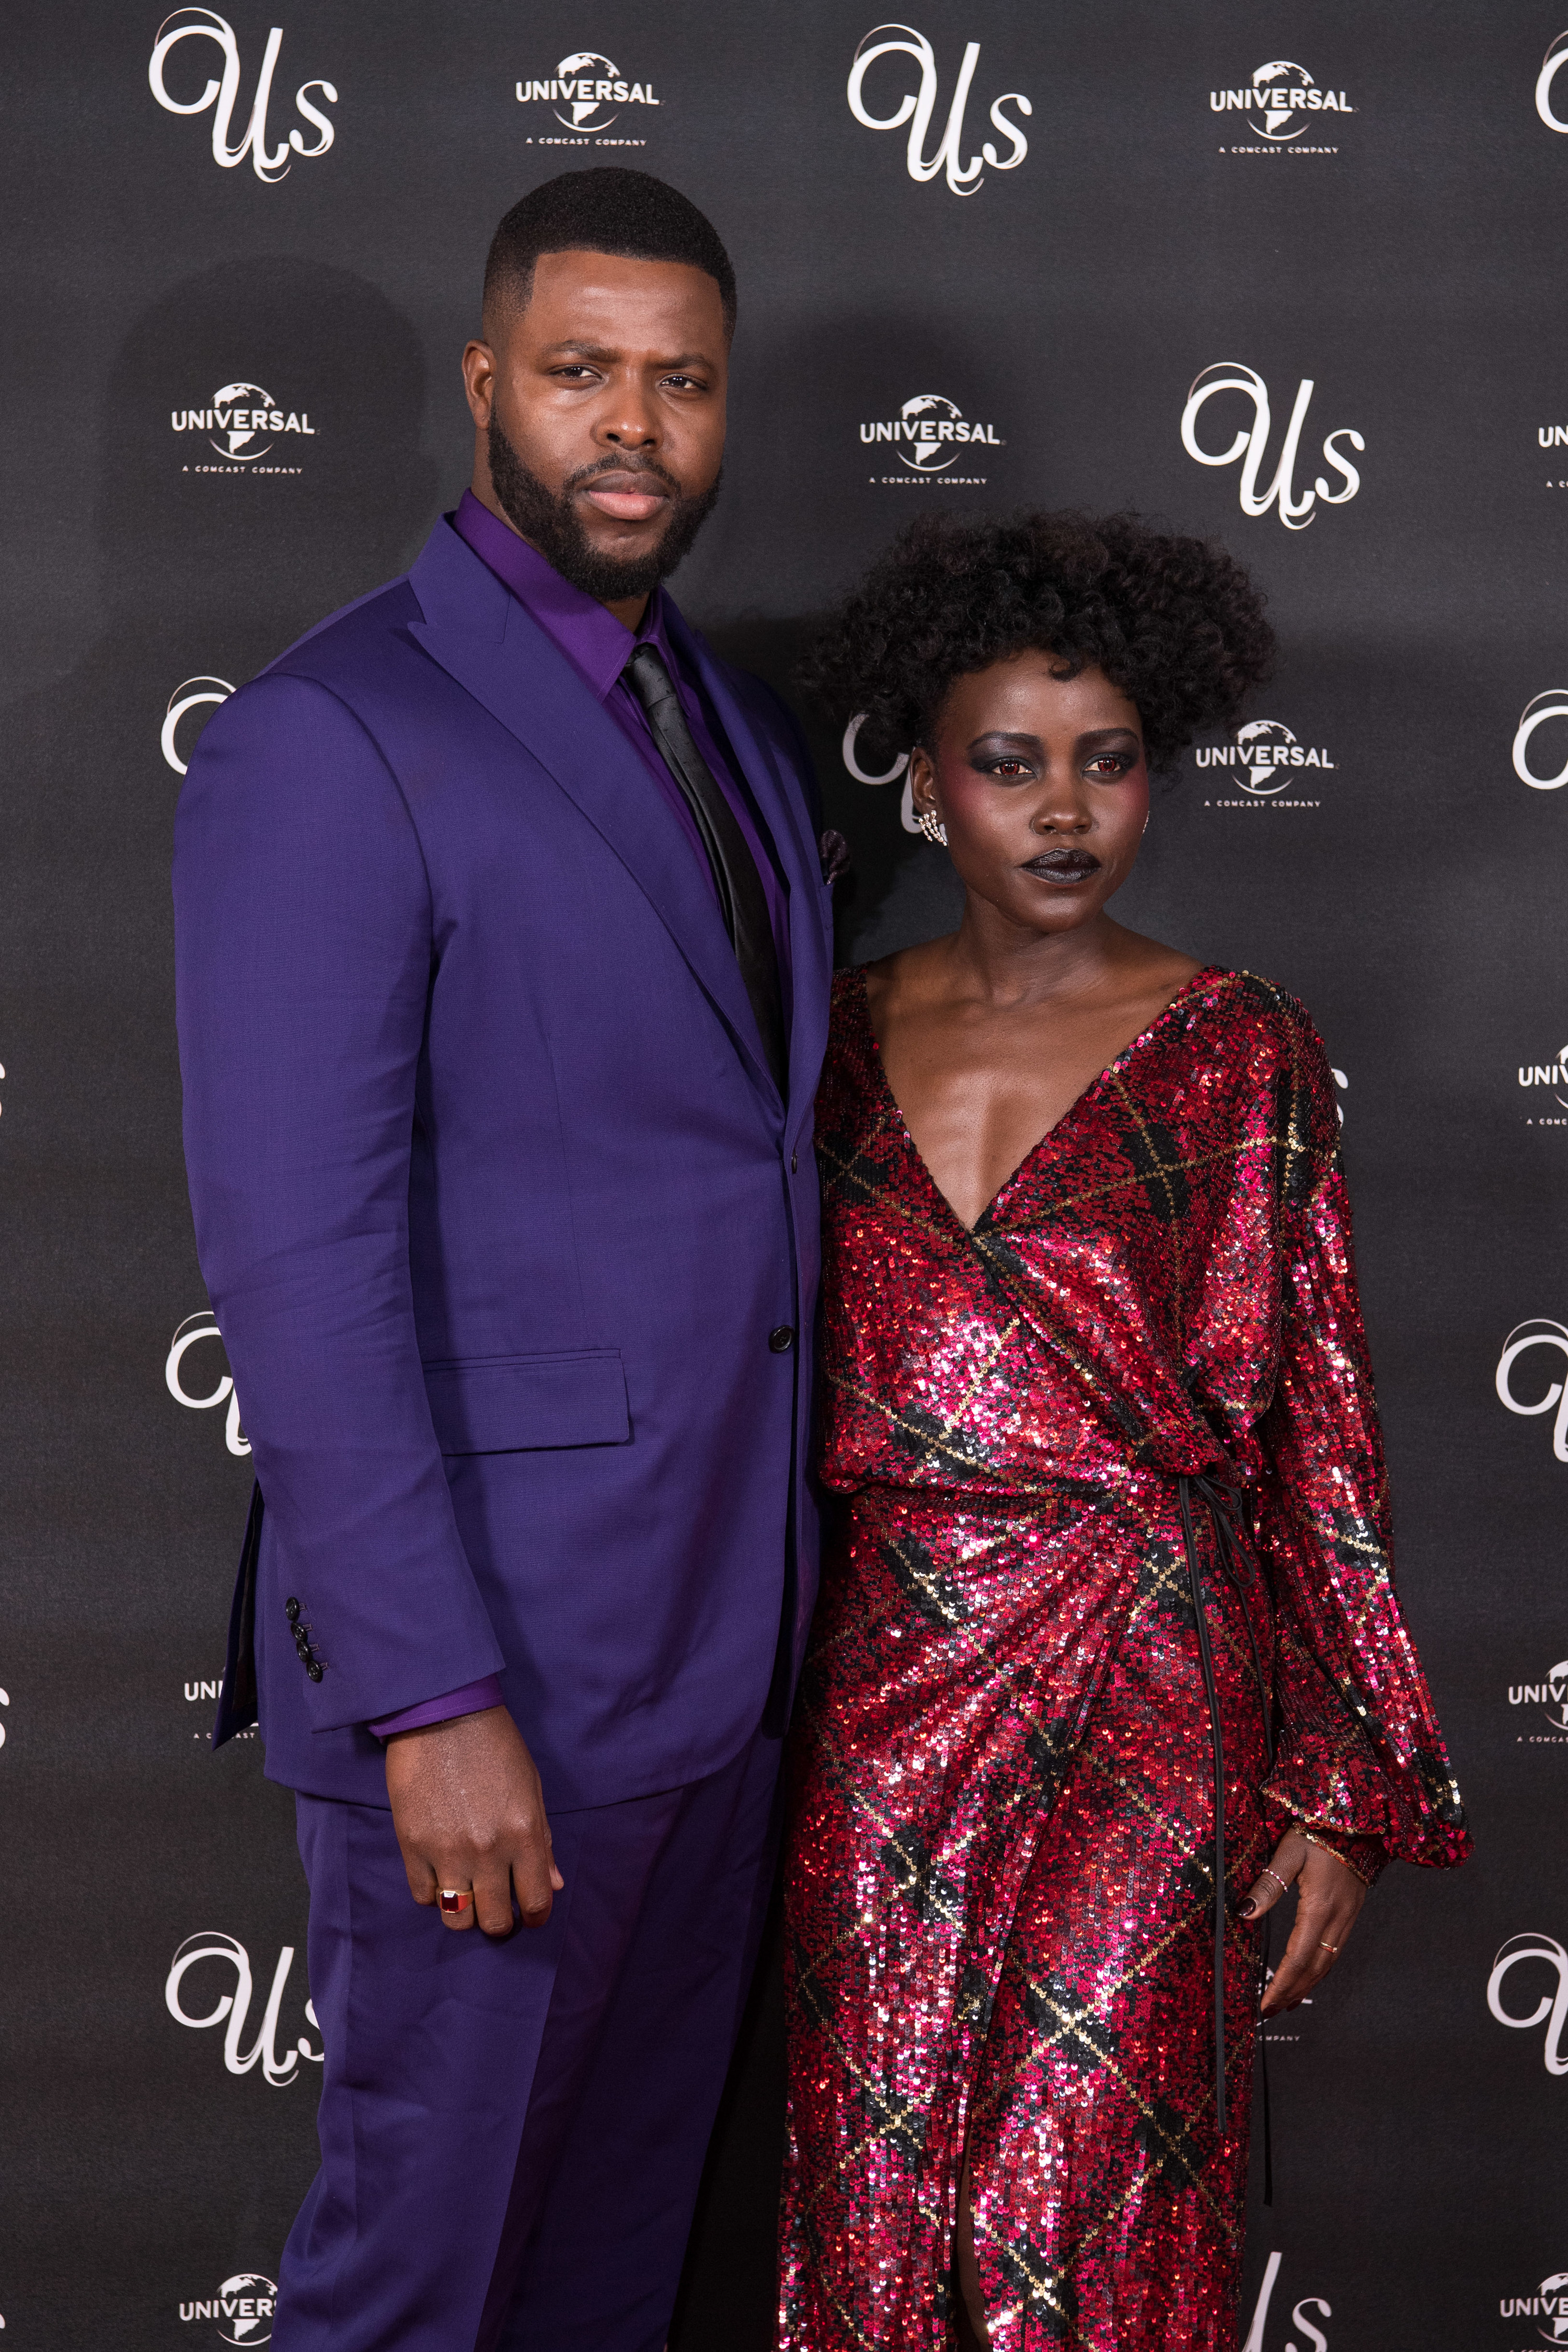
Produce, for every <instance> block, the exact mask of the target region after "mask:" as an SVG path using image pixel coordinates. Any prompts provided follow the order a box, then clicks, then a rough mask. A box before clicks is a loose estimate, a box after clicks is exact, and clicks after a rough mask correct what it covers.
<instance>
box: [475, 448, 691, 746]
mask: <svg viewBox="0 0 1568 2352" xmlns="http://www.w3.org/2000/svg"><path fill="white" fill-rule="evenodd" d="M448 520H450V522H451V525H452V528H453V530H455V531H456V532H457V534H458V538H459V539H461V540H462V541H465V542H466V544H467V545H468V546H469V547H471V548H472V549H473V551H474V553H475V554H476V555H477V556H478V557H479V561H480V562H481V563H483V564H485V565H487V566H488V567H489V570H490V571H491V572H494V573H495V575H496V578H497V579H498V580H500V582H501V583H503V584H504V585H505V586H506V587H508V588H510V591H511V593H512V594H513V595H514V596H515V597H516V598H517V601H518V603H519V604H521V606H522V608H523V610H524V612H525V613H527V614H528V615H529V618H530V619H531V620H533V621H537V623H538V624H539V626H540V627H541V628H542V630H543V631H544V634H545V635H546V636H547V637H549V638H550V639H551V641H552V644H554V645H556V646H559V647H560V649H561V651H562V652H563V654H564V655H565V656H566V657H567V659H568V660H569V661H571V662H572V663H573V664H574V667H576V668H577V669H578V670H580V671H581V672H582V675H583V676H584V677H585V678H586V680H587V682H588V684H589V685H590V686H591V687H592V688H593V689H594V692H595V694H596V695H597V696H598V698H599V700H600V701H601V702H603V701H604V699H605V696H606V695H607V694H608V693H609V691H610V689H611V688H612V687H613V686H614V685H615V684H616V680H617V679H618V678H619V677H620V675H621V673H622V671H623V670H624V669H625V668H626V663H627V661H628V660H629V659H630V657H631V650H632V647H633V646H634V645H647V644H652V645H654V646H658V651H659V653H660V655H661V656H662V657H663V660H664V663H665V667H667V668H668V671H669V673H670V675H671V677H674V676H675V675H676V662H675V655H674V650H673V648H672V646H671V645H670V642H669V637H668V631H667V628H666V615H665V602H666V599H665V593H664V590H663V589H662V588H656V589H655V590H654V592H653V594H652V595H651V596H650V597H649V598H648V603H647V612H646V613H645V614H643V623H642V626H641V628H640V629H639V630H638V631H637V635H636V636H635V637H634V636H633V635H632V633H631V631H630V630H629V629H628V628H626V627H625V626H624V625H623V624H622V623H621V622H619V621H617V620H616V616H615V614H613V613H611V612H607V611H606V610H605V606H604V605H603V604H599V603H598V601H597V600H596V599H595V597H593V596H588V595H584V592H583V590H582V589H581V588H574V587H573V585H572V583H571V582H570V581H569V580H563V578H562V577H561V574H560V572H557V571H556V569H555V567H554V565H553V564H552V563H550V562H547V561H546V560H545V558H544V557H543V556H542V555H541V553H540V552H539V550H538V549H537V548H536V547H534V546H531V544H530V542H529V541H527V540H526V539H520V538H519V536H518V534H517V532H516V531H515V530H512V529H511V526H510V524H509V523H504V522H502V521H501V520H500V516H499V515H493V514H492V513H491V512H490V510H489V507H487V506H484V505H482V504H481V503H480V501H479V499H477V498H475V496H474V494H473V492H472V490H465V491H464V492H463V496H462V499H461V501H460V503H459V505H458V510H457V512H456V514H454V515H452V516H450V517H449V518H448Z"/></svg>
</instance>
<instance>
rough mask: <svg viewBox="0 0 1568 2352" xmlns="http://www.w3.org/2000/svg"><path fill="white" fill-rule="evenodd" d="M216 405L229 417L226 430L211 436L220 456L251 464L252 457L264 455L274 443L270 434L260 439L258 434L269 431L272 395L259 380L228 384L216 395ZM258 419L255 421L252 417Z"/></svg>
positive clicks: (216, 407) (214, 398)
mask: <svg viewBox="0 0 1568 2352" xmlns="http://www.w3.org/2000/svg"><path fill="white" fill-rule="evenodd" d="M213 406H214V408H215V409H217V410H219V411H221V412H222V414H223V415H224V416H225V417H226V419H227V420H228V421H227V423H226V425H225V426H224V428H223V430H222V431H220V432H218V433H216V434H214V435H213V436H212V445H213V447H214V448H215V449H216V451H217V453H218V456H219V457H237V458H238V459H239V461H240V463H241V464H242V465H248V464H249V462H250V460H251V459H252V458H253V457H266V455H267V452H268V449H270V448H271V446H272V441H271V436H269V435H268V438H267V439H266V440H265V441H258V439H257V437H256V436H257V435H258V433H265V432H267V419H268V412H269V411H270V409H271V406H272V394H270V393H269V392H263V391H262V389H261V386H260V385H259V384H258V383H226V384H225V385H224V387H223V389H222V391H221V392H215V393H214V394H213ZM253 417H254V418H257V419H258V422H257V423H254V424H253V423H252V422H251V419H252V418H253Z"/></svg>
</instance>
